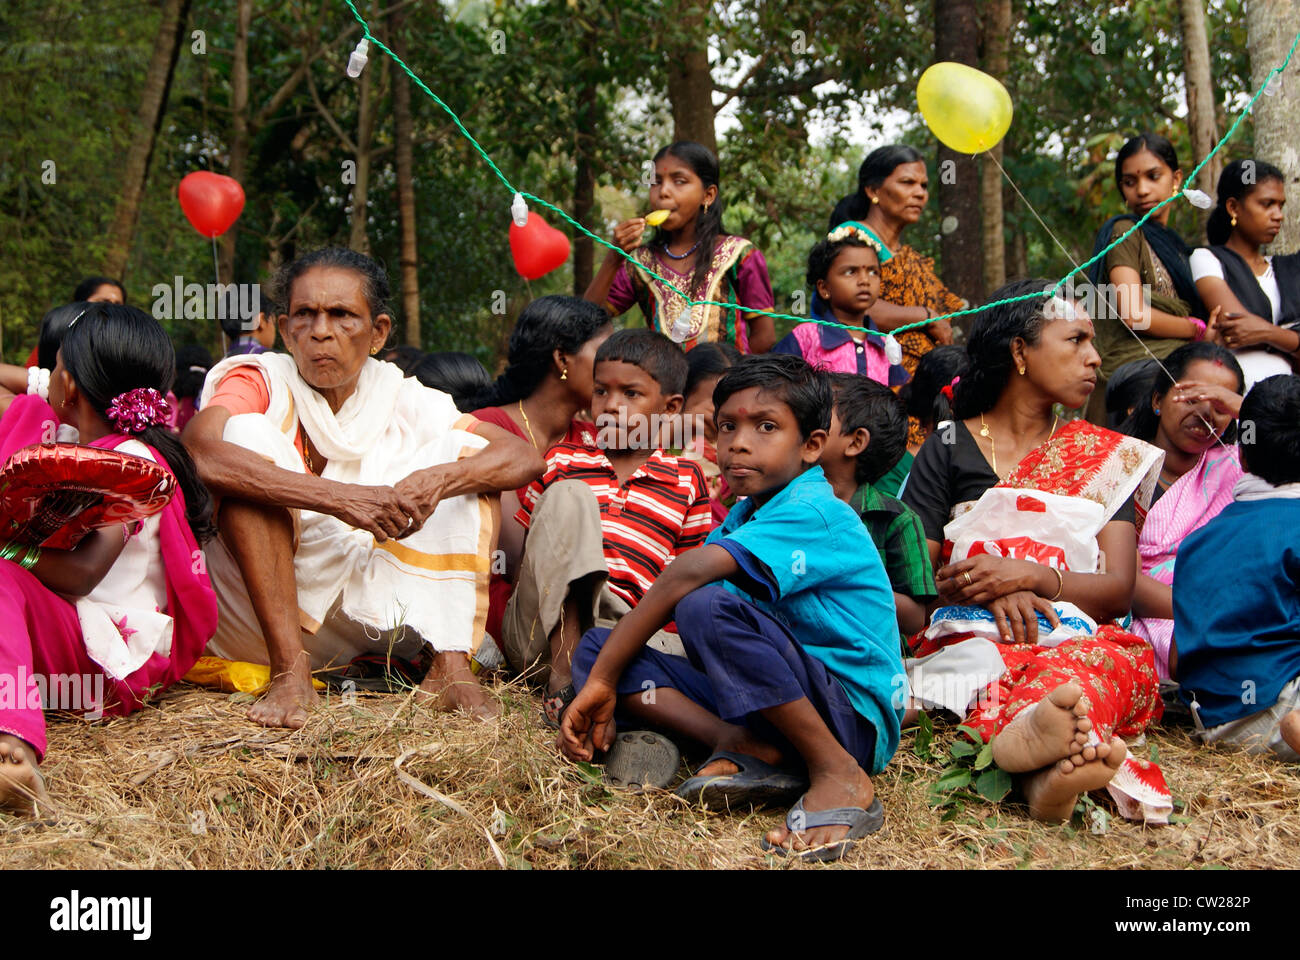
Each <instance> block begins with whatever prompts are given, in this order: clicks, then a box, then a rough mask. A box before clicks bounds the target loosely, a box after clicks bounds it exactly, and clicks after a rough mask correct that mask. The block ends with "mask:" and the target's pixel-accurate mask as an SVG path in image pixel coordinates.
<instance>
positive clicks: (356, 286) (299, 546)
mask: <svg viewBox="0 0 1300 960" xmlns="http://www.w3.org/2000/svg"><path fill="white" fill-rule="evenodd" d="M277 287H278V290H277V291H276V292H277V296H276V298H275V299H276V302H277V303H278V304H280V305H281V306H282V309H284V310H285V311H286V312H285V313H283V314H281V315H280V317H279V328H280V334H281V336H282V337H283V339H284V342H285V345H286V346H287V347H288V350H289V354H288V355H285V354H273V353H264V354H257V355H247V356H238V357H230V358H227V359H226V360H224V361H222V362H221V363H219V364H217V365H216V366H215V367H214V368H213V369H212V372H211V373H210V374H209V375H208V379H207V383H206V385H205V387H204V390H203V399H202V409H201V411H200V413H198V414H197V415H196V416H195V417H194V419H193V420H191V421H190V423H189V425H188V426H187V427H186V429H185V434H184V438H183V439H184V441H185V443H186V445H187V446H188V447H189V448H190V451H191V453H192V454H193V456H194V460H195V463H196V464H197V465H198V468H199V473H200V475H201V477H202V478H203V480H204V482H205V483H206V484H207V485H208V487H209V488H210V489H211V490H212V492H213V494H214V495H215V496H216V497H217V498H218V502H219V506H218V513H217V524H218V528H219V530H220V538H219V539H218V540H217V541H214V542H213V543H212V544H210V545H209V547H208V549H207V552H206V554H205V557H206V562H207V565H208V572H209V575H210V576H211V578H212V583H213V587H214V588H215V589H216V592H217V598H218V605H219V610H220V623H219V626H218V628H217V633H216V635H215V636H214V637H213V639H212V642H211V643H210V644H209V647H208V649H209V652H211V653H213V654H215V655H217V656H221V657H226V658H228V659H232V660H246V661H251V662H255V663H266V664H269V665H270V667H271V677H272V680H271V685H270V688H269V689H268V691H267V693H266V695H265V696H264V697H263V698H262V699H261V700H260V701H259V702H258V703H257V704H255V705H254V706H253V708H252V709H251V710H250V711H249V717H250V718H251V719H253V720H255V721H256V722H258V723H261V724H264V725H266V726H282V727H293V728H296V727H301V726H302V725H303V723H305V721H306V718H307V712H308V710H309V709H310V708H311V706H312V705H313V703H314V702H315V700H316V695H315V693H314V691H313V689H312V684H311V672H312V670H314V669H315V670H319V669H322V668H325V667H329V666H336V667H341V666H343V665H345V664H346V663H347V662H348V661H349V660H350V659H352V658H353V657H355V656H357V655H359V654H362V653H367V652H369V653H378V654H381V655H394V654H395V655H405V656H411V655H413V654H418V653H420V652H421V648H422V647H423V646H424V645H428V646H429V647H431V648H432V652H433V658H432V660H433V664H432V667H431V668H430V669H429V672H428V675H427V676H426V677H425V679H424V681H423V683H422V684H421V687H420V689H421V690H422V691H423V692H425V693H427V694H428V695H429V696H430V697H431V698H432V699H433V700H434V701H435V702H436V704H437V705H438V706H439V707H440V708H441V709H447V710H452V709H457V708H459V709H464V710H467V711H470V712H472V713H475V714H477V715H480V716H491V715H494V714H495V713H496V711H497V707H496V705H495V703H494V702H493V701H492V700H490V699H489V697H488V696H487V694H486V692H485V691H484V690H483V689H482V687H481V686H480V685H479V683H478V681H477V680H476V679H475V677H474V676H473V674H472V673H471V671H470V666H469V654H470V652H471V651H472V650H473V649H474V648H475V646H476V645H477V643H478V642H479V641H480V640H481V639H482V636H483V626H484V621H485V619H486V616H487V584H488V575H489V572H490V569H491V553H492V551H493V549H494V548H495V538H496V531H497V516H498V502H497V500H496V498H495V496H492V495H494V494H497V493H499V492H500V491H502V490H513V489H515V488H517V487H519V486H522V485H524V484H526V483H527V482H529V481H530V480H531V479H533V478H534V477H537V476H540V475H541V473H542V470H543V468H544V466H545V464H544V462H543V461H542V458H541V456H540V454H538V453H537V452H536V451H535V450H533V449H532V448H531V447H529V445H528V444H527V443H525V442H523V441H522V440H519V439H518V438H517V437H514V436H512V435H510V434H509V433H508V432H507V431H505V430H503V429H501V428H500V427H497V426H494V425H492V424H487V423H481V422H479V421H478V420H476V419H475V418H473V417H472V416H468V415H465V414H461V413H460V412H459V411H458V410H457V409H456V407H455V404H454V403H453V402H452V400H451V398H450V397H448V396H447V395H446V394H443V393H440V392H439V391H436V390H431V389H429V388H427V387H424V386H422V385H421V384H420V383H419V381H418V380H415V379H408V378H404V377H403V376H402V373H401V371H400V370H399V369H398V368H397V367H395V366H393V365H392V364H386V363H380V362H379V361H377V360H375V359H373V355H374V354H375V353H377V352H378V351H379V350H380V349H381V348H382V347H383V345H384V342H385V340H386V339H387V338H388V334H389V331H390V329H391V328H392V318H391V317H390V316H389V313H388V307H387V299H388V296H389V286H388V278H387V277H386V276H385V274H384V271H383V269H382V268H381V267H379V265H378V264H376V263H375V262H374V261H373V260H371V259H370V258H369V257H365V256H363V255H361V254H358V253H355V252H353V251H350V250H343V249H337V248H330V249H325V250H319V251H316V252H314V253H310V254H308V255H306V256H304V257H300V258H299V259H298V260H296V261H294V262H293V263H292V264H290V265H288V266H287V267H285V268H284V269H283V270H282V271H281V274H280V276H279V278H278V283H277Z"/></svg>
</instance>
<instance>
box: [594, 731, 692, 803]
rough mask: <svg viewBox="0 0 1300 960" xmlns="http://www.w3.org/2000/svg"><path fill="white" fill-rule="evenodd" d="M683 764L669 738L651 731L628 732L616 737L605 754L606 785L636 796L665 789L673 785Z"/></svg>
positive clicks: (675, 746)
mask: <svg viewBox="0 0 1300 960" xmlns="http://www.w3.org/2000/svg"><path fill="white" fill-rule="evenodd" d="M681 762H682V758H681V754H680V753H679V752H678V750H677V745H676V744H675V743H673V742H672V741H671V740H669V739H668V738H667V737H665V736H662V735H660V734H658V733H654V732H653V731H650V730H627V731H624V732H623V733H620V734H618V735H617V736H616V737H615V738H614V745H613V746H612V747H610V748H609V752H608V753H607V754H606V755H605V782H606V783H608V784H609V785H610V786H611V787H614V788H616V789H619V790H631V791H632V792H633V793H640V792H642V791H643V790H645V789H647V788H654V789H657V790H662V789H663V788H664V787H666V786H668V784H670V783H672V782H673V777H675V776H677V768H678V766H679V765H680V764H681Z"/></svg>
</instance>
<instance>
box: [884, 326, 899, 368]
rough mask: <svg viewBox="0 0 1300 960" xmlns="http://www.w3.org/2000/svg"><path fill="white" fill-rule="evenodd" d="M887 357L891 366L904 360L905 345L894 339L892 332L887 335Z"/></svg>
mask: <svg viewBox="0 0 1300 960" xmlns="http://www.w3.org/2000/svg"><path fill="white" fill-rule="evenodd" d="M885 359H886V360H888V361H889V364H890V366H894V367H896V366H898V365H899V364H900V363H902V362H903V347H902V344H900V343H899V342H898V341H897V340H895V339H894V335H893V334H892V333H890V334H886V336H885Z"/></svg>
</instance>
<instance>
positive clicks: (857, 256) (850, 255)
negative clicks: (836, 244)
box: [817, 247, 880, 313]
mask: <svg viewBox="0 0 1300 960" xmlns="http://www.w3.org/2000/svg"><path fill="white" fill-rule="evenodd" d="M817 292H818V293H819V294H821V296H822V299H823V300H825V301H826V302H827V303H829V304H830V305H831V306H832V307H835V308H837V309H839V310H844V311H847V312H850V313H864V312H866V311H867V310H870V309H871V307H872V304H874V303H875V302H876V298H877V297H879V296H880V260H879V259H878V258H877V257H876V251H875V250H874V249H873V248H871V247H845V248H844V249H843V250H841V251H840V252H839V253H838V254H836V256H835V259H834V260H833V261H832V262H831V268H830V269H829V270H828V271H826V279H825V280H818V281H817Z"/></svg>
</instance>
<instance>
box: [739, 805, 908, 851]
mask: <svg viewBox="0 0 1300 960" xmlns="http://www.w3.org/2000/svg"><path fill="white" fill-rule="evenodd" d="M884 825H885V808H884V806H882V805H881V803H880V798H879V797H875V798H873V799H872V801H871V806H869V807H867V808H866V809H865V810H864V809H862V807H833V808H831V809H830V810H805V809H804V808H803V797H800V798H799V800H798V802H797V803H795V805H794V806H793V807H791V808H790V812H789V813H787V814H786V815H785V826H786V829H787V830H789V831H790V832H791V833H803V832H805V831H807V830H811V829H813V828H814V827H830V826H843V827H848V828H849V832H848V833H846V834H845V835H844V837H843V838H842V839H840V840H837V841H836V842H835V843H828V844H827V845H826V846H824V847H812V848H810V849H808V850H787V849H786V848H785V847H778V846H775V845H774V844H771V843H768V842H767V837H763V838H762V839H761V840H760V841H759V845H760V846H762V848H763V849H764V850H766V851H768V852H769V853H775V854H776V855H777V856H780V857H797V858H798V859H800V860H816V861H826V860H838V859H840V857H842V856H844V854H846V853H848V852H849V848H850V847H852V846H853V844H854V843H855V842H857V841H858V840H861V839H862V838H863V837H865V836H867V835H868V834H872V833H875V832H876V831H877V830H879V829H880V828H881V827H882V826H884Z"/></svg>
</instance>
